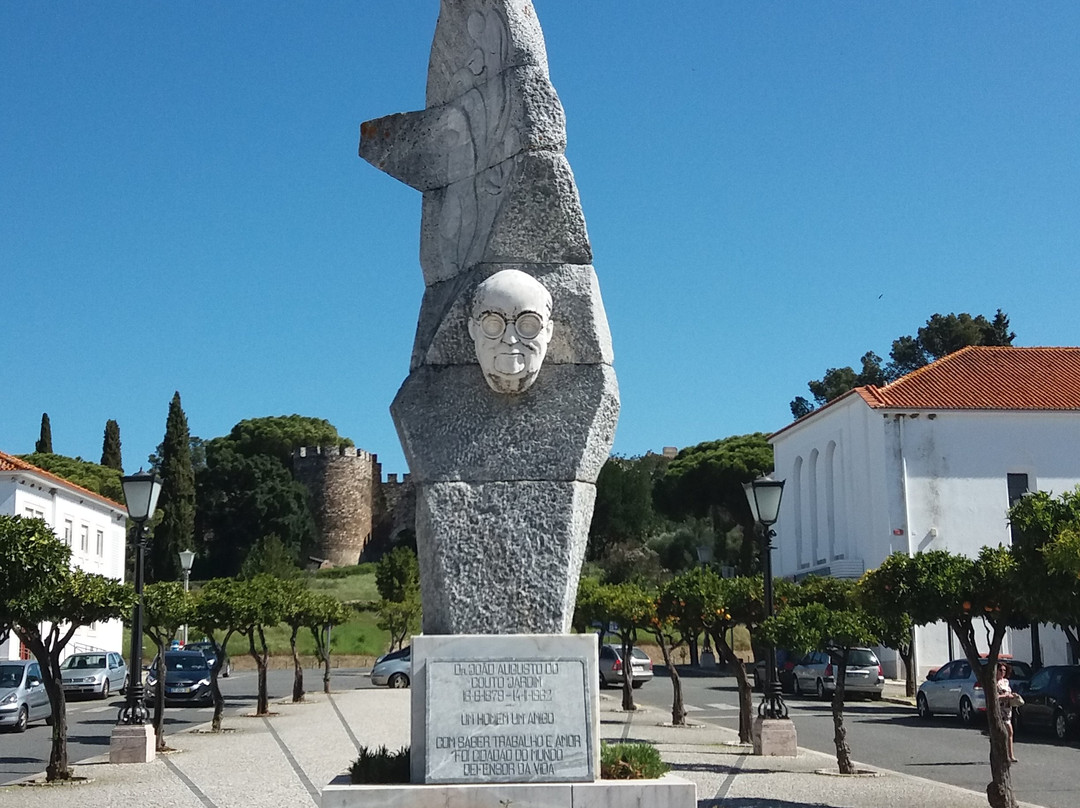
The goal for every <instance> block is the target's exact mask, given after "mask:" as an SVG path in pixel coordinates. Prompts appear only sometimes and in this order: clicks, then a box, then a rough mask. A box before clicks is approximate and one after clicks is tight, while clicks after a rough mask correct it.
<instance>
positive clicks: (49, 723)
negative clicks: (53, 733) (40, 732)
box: [45, 707, 53, 727]
mask: <svg viewBox="0 0 1080 808" xmlns="http://www.w3.org/2000/svg"><path fill="white" fill-rule="evenodd" d="M52 723H53V722H52V707H50V708H49V714H48V715H47V716H45V726H47V727H51V726H52Z"/></svg>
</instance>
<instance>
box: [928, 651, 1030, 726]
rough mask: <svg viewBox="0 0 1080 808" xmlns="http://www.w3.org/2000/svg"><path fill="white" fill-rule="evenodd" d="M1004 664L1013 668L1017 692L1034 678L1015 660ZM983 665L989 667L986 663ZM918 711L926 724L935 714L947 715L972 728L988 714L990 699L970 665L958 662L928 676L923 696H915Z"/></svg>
mask: <svg viewBox="0 0 1080 808" xmlns="http://www.w3.org/2000/svg"><path fill="white" fill-rule="evenodd" d="M1001 661H1002V662H1004V663H1005V664H1007V665H1008V666H1009V682H1010V684H1011V685H1012V688H1013V690H1017V689H1019V688H1018V687H1017V685H1018V684H1019V683H1021V682H1027V680H1029V679H1030V678H1031V668H1030V666H1028V664H1027V663H1026V662H1017V661H1014V660H1012V659H1003V660H1001ZM983 664H984V665H985V664H986V662H985V660H984V661H983ZM1025 698H1026V697H1025ZM915 708H916V709H917V710H918V711H919V718H921V719H923V720H924V721H928V720H930V718H932V717H933V715H934V714H935V713H939V714H941V713H944V714H946V715H958V716H960V721H961V722H962V723H963V724H964V725H966V726H970V725H972V724H974V723H975V721H976V720H977V719H978V718H980V717H981V716H984V715H985V714H986V696H985V695H984V694H983V691H982V686H981V685H980V684H979V681H978V679H976V678H975V673H974V672H973V671H972V670H971V665H970V664H969V663H968V661H967V660H966V659H954V660H953V661H952V662H949V663H947V664H945V665H942V666H941V667H940V668H938V669H937V670H936V671H931V672H930V673H928V674H926V681H925V682H923V683H922V684H921V685H919V692H918V694H917V695H916V696H915Z"/></svg>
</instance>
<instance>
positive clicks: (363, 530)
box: [292, 446, 381, 566]
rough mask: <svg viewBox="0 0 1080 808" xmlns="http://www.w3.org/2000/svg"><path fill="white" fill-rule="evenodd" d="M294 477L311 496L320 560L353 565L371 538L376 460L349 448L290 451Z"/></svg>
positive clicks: (377, 483)
mask: <svg viewBox="0 0 1080 808" xmlns="http://www.w3.org/2000/svg"><path fill="white" fill-rule="evenodd" d="M292 460H293V474H294V475H295V477H296V479H297V480H299V481H300V482H301V483H302V484H303V485H304V487H305V488H307V490H308V492H309V494H310V495H311V513H312V515H313V516H314V517H315V524H316V525H318V528H319V533H320V536H321V543H320V546H319V553H318V554H319V558H321V559H325V560H327V561H329V562H330V563H332V564H334V565H336V566H340V565H349V564H356V563H357V562H358V561H359V559H360V554H361V553H363V551H364V547H365V546H366V545H367V543H368V541H370V539H371V531H372V524H373V519H374V518H375V517H376V514H375V513H374V511H375V508H376V502H377V501H378V500H379V493H380V492H379V486H380V483H381V466H380V464H379V462H378V458H377V457H376V456H375V455H374V454H372V453H370V452H365V451H364V450H363V449H356V448H355V447H352V446H340V447H339V446H305V447H301V448H299V449H297V450H295V451H294V452H293V457H292Z"/></svg>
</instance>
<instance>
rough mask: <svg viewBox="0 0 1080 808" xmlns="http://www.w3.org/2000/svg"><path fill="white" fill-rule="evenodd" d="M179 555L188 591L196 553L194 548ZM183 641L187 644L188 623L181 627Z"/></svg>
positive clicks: (182, 551) (185, 589)
mask: <svg viewBox="0 0 1080 808" xmlns="http://www.w3.org/2000/svg"><path fill="white" fill-rule="evenodd" d="M178 555H179V556H180V569H181V570H183V573H184V591H185V592H187V591H188V587H189V585H190V583H191V565H192V564H194V563H195V553H194V551H192V550H181V551H180V552H179V553H178ZM180 638H181V642H183V643H184V645H185V646H186V645H187V639H188V638H187V623H184V626H183V628H182V629H180Z"/></svg>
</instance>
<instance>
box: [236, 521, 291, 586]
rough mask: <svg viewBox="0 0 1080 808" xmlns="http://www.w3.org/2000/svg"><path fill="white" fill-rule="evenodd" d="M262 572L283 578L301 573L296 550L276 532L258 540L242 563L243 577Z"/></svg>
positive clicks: (253, 575)
mask: <svg viewBox="0 0 1080 808" xmlns="http://www.w3.org/2000/svg"><path fill="white" fill-rule="evenodd" d="M261 574H266V575H272V576H274V577H275V578H281V579H283V580H287V579H291V578H295V577H296V576H298V575H299V574H300V568H299V567H298V566H297V565H296V550H295V549H290V548H288V547H286V546H285V542H283V541H282V540H281V539H280V538H278V536H277V534H275V533H271V534H270V535H269V536H263V537H262V538H261V539H259V540H258V541H256V542H255V544H254V545H252V547H251V549H250V550H249V551H248V554H247V558H245V559H244V563H243V564H241V565H240V577H241V578H244V579H251V578H254V577H255V576H256V575H261Z"/></svg>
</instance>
